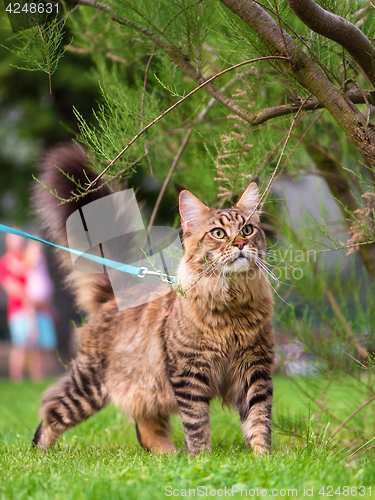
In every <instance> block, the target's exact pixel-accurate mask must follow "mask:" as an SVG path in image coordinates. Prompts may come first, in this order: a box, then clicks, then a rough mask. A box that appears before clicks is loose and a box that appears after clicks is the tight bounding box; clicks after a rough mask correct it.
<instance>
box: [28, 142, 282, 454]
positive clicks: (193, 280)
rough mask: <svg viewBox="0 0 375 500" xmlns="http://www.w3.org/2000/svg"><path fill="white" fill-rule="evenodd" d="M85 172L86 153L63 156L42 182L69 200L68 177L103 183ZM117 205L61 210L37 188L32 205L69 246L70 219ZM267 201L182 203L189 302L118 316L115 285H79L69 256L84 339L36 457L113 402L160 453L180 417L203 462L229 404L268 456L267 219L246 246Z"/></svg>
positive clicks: (94, 280)
mask: <svg viewBox="0 0 375 500" xmlns="http://www.w3.org/2000/svg"><path fill="white" fill-rule="evenodd" d="M86 163H87V158H86V156H85V155H84V154H83V153H82V151H81V150H80V149H78V147H76V146H74V145H62V146H58V147H55V148H54V149H52V150H50V151H49V152H48V153H47V155H46V157H45V159H44V161H43V164H42V171H41V174H40V179H41V180H42V182H43V183H45V184H47V185H48V186H49V187H50V188H51V189H52V190H53V191H55V192H56V193H57V194H58V196H60V197H63V198H66V197H68V196H69V195H70V192H71V190H72V189H73V187H74V186H73V184H72V183H71V181H70V180H69V177H68V176H67V175H63V174H62V173H61V171H63V172H65V173H66V174H68V175H69V176H72V175H73V176H74V177H75V179H76V180H81V182H82V184H84V183H85V182H87V176H88V177H89V178H90V179H91V180H92V179H93V178H94V177H95V175H94V173H93V172H92V171H90V170H89V167H88V166H87V165H86ZM55 165H57V166H58V167H59V169H60V170H58V169H56V168H55ZM83 170H85V172H86V174H83ZM108 194H110V190H109V189H108V187H107V186H103V187H102V188H101V189H100V190H98V191H96V192H94V193H91V194H90V195H89V196H87V197H85V198H83V199H81V201H80V202H77V203H66V204H64V205H60V202H59V200H58V199H57V198H56V197H54V196H52V195H51V194H50V193H49V192H48V191H46V190H44V189H43V188H42V187H41V185H40V184H39V185H38V186H37V187H36V188H35V191H34V201H35V205H36V209H37V211H38V213H39V216H40V218H41V221H42V223H43V225H44V227H45V228H46V229H47V231H48V233H49V236H50V237H51V238H52V239H54V241H55V242H57V243H59V244H62V245H66V243H67V241H66V229H65V222H66V219H67V218H68V217H69V215H70V214H71V213H73V212H74V211H76V210H77V209H79V208H80V207H81V206H83V205H84V204H87V203H90V202H92V201H94V200H95V199H98V198H100V197H102V196H106V195H108ZM257 199H258V189H257V186H256V184H255V183H252V184H250V185H249V186H248V188H247V189H246V191H245V192H244V193H243V195H242V196H241V198H240V199H239V201H238V202H237V203H236V204H235V205H234V206H233V207H232V208H230V209H219V210H217V209H213V208H208V207H206V206H205V205H204V204H203V203H201V202H200V201H199V200H198V199H197V198H196V197H195V196H194V195H193V194H191V193H190V192H189V191H186V190H184V191H182V192H181V193H180V215H181V222H182V228H183V244H184V252H185V253H184V257H183V258H182V260H181V262H180V264H179V267H178V271H177V275H178V279H179V282H180V284H181V287H182V289H183V290H185V291H187V293H186V296H185V297H182V296H180V295H179V294H177V293H176V292H174V291H170V292H169V293H168V295H165V296H164V297H160V298H158V299H155V300H152V301H150V302H148V303H145V304H143V305H139V306H136V307H133V308H131V309H127V310H125V311H121V312H119V310H118V308H117V307H116V302H115V299H114V296H113V292H112V289H111V286H110V282H109V280H108V277H107V276H106V275H105V274H91V275H88V274H84V273H78V272H76V271H74V270H73V269H72V264H71V261H70V257H69V255H68V256H67V257H66V256H60V260H61V261H62V264H63V266H65V269H66V270H68V271H69V279H68V283H69V284H70V286H71V287H72V289H73V291H74V294H75V297H76V302H77V305H78V306H79V307H80V308H81V309H82V310H84V311H86V313H87V314H88V321H87V323H86V324H84V325H83V326H82V327H80V328H79V329H78V330H77V335H78V339H79V351H78V354H77V357H76V359H75V360H74V361H72V363H71V366H70V369H69V371H68V373H67V374H66V375H65V376H64V377H63V378H61V380H59V381H58V382H57V383H56V384H55V385H53V386H52V387H50V388H49V389H47V391H46V392H45V393H44V395H43V398H42V404H41V409H40V416H41V418H42V421H41V423H40V425H39V427H38V429H37V431H36V433H35V436H34V440H33V443H34V444H35V445H36V446H38V447H39V448H41V449H43V450H45V449H46V448H47V447H49V446H52V445H53V444H54V443H55V441H56V440H57V438H58V437H59V436H60V435H61V434H63V432H65V431H66V430H67V429H69V428H71V427H73V426H75V425H76V424H78V423H80V422H83V421H84V420H86V419H87V418H88V417H90V416H91V415H93V414H95V413H96V412H97V411H99V410H100V409H101V408H103V407H104V406H106V405H107V404H108V403H110V402H111V401H112V402H113V403H114V404H115V405H116V406H118V407H119V408H121V409H122V410H124V411H125V412H126V414H127V415H129V416H131V417H132V418H133V419H134V421H135V426H136V432H137V437H138V441H139V443H140V445H141V446H143V447H144V448H146V449H147V450H150V451H153V452H172V451H174V450H176V448H175V446H174V444H173V443H172V442H171V440H170V438H169V434H170V424H169V419H170V415H171V414H172V413H177V412H179V413H180V415H181V419H182V423H183V427H184V433H185V444H186V446H187V448H188V450H189V452H190V453H192V454H196V453H198V452H199V451H201V450H210V449H211V433H210V421H209V405H210V401H211V400H212V399H213V398H215V397H216V396H220V397H221V398H222V399H223V400H224V402H225V403H227V404H232V405H234V406H235V407H236V408H237V410H238V412H239V415H240V418H241V424H242V430H243V433H244V436H245V440H246V444H247V446H248V447H250V448H252V449H253V450H254V451H255V452H256V453H263V452H264V451H267V450H269V448H270V446H271V407H272V392H273V384H272V380H271V370H272V364H273V359H274V333H273V328H272V324H271V315H272V307H273V298H272V293H271V290H270V287H269V284H268V281H267V279H266V277H265V275H264V272H263V267H262V266H263V262H264V254H265V250H266V241H265V235H264V233H263V231H262V229H261V228H260V225H259V214H258V213H254V214H253V215H252V216H251V218H250V219H249V221H248V222H247V223H246V225H245V226H244V227H243V228H242V230H241V232H240V233H239V234H237V233H238V231H239V229H240V228H241V227H242V226H243V225H244V223H245V222H246V220H247V217H248V216H249V214H251V213H252V211H253V210H254V208H255V207H256V204H257ZM236 235H237V236H236ZM233 238H234V241H233V242H232V243H231V244H228V242H230V240H231V239H233ZM213 262H215V265H213V266H211V267H210V264H211V263H213ZM204 269H206V271H207V270H208V272H205V273H203V274H202V270H204ZM201 274H202V276H201V278H200V279H199V280H198V281H197V277H198V276H200V275H201Z"/></svg>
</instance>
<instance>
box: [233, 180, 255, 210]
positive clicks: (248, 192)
mask: <svg viewBox="0 0 375 500" xmlns="http://www.w3.org/2000/svg"><path fill="white" fill-rule="evenodd" d="M258 197H259V190H258V186H257V184H256V183H255V182H252V183H251V184H249V185H248V186H247V188H246V189H245V192H244V193H243V195H242V196H241V198H240V199H239V200H238V201H237V203H236V204H235V207H236V208H238V209H240V210H241V211H242V212H244V213H246V214H249V215H250V214H251V213H252V212H253V211H254V210H255V207H256V206H257V204H258Z"/></svg>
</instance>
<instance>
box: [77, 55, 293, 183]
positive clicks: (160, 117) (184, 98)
mask: <svg viewBox="0 0 375 500" xmlns="http://www.w3.org/2000/svg"><path fill="white" fill-rule="evenodd" d="M269 59H282V60H284V61H285V60H286V61H287V60H289V59H288V58H287V57H284V56H267V57H257V58H256V59H248V60H247V61H242V62H241V63H238V64H235V65H234V66H231V67H230V68H227V69H225V70H223V71H221V72H220V73H217V74H216V75H214V76H212V77H211V78H209V79H208V80H206V81H204V82H203V83H202V84H201V85H199V86H198V87H196V88H195V89H194V90H192V91H191V92H189V93H188V94H187V95H186V96H184V97H183V98H182V99H180V100H179V101H177V102H176V103H174V104H173V105H172V106H171V107H170V108H168V109H167V110H166V111H164V112H163V113H161V114H160V115H159V116H158V117H157V118H155V120H153V121H152V122H151V123H149V124H148V125H146V126H145V127H144V128H143V129H142V130H141V131H140V132H138V134H136V135H135V136H134V137H133V139H132V140H131V141H130V142H129V143H128V144H127V145H126V146H125V148H124V149H123V150H122V151H120V153H119V154H118V155H117V156H116V158H114V159H113V160H112V161H111V163H109V165H107V166H106V168H105V169H104V170H103V171H102V172H101V173H100V174H99V175H98V176H97V177H96V178H95V179H94V180H93V181H92V182H91V183H90V184H89V185H88V187H87V188H86V191H88V190H89V189H91V187H92V186H93V185H94V184H96V182H98V180H99V179H101V177H102V176H103V175H104V174H105V173H106V172H107V171H108V170H109V169H110V168H111V167H112V166H113V165H114V163H115V162H116V161H117V160H118V159H119V158H120V157H121V156H122V155H123V154H124V153H125V152H126V151H127V150H128V149H129V148H130V146H131V145H132V144H134V143H135V141H136V140H137V139H138V138H139V137H140V136H141V135H142V134H144V133H145V132H146V131H147V130H148V129H149V128H151V127H152V126H153V125H155V123H157V122H158V121H160V120H161V119H162V118H164V116H166V115H167V114H168V113H170V112H171V111H173V110H174V109H175V108H176V107H177V106H179V105H180V104H181V103H182V102H184V101H186V99H188V98H189V97H190V96H192V95H193V94H195V92H197V91H198V90H200V89H201V88H203V87H204V86H206V85H208V84H209V83H211V82H212V81H213V80H215V79H216V78H218V77H219V76H222V75H224V74H225V73H228V72H229V71H232V70H234V69H237V68H239V67H241V66H245V65H246V64H252V63H254V62H258V61H264V60H269Z"/></svg>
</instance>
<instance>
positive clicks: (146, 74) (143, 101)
mask: <svg viewBox="0 0 375 500" xmlns="http://www.w3.org/2000/svg"><path fill="white" fill-rule="evenodd" d="M154 54H155V49H154V50H153V51H152V54H151V55H150V58H149V60H148V62H147V66H146V71H145V79H144V82H143V92H142V101H141V129H142V128H143V112H144V105H145V94H146V85H147V78H148V70H149V69H150V64H151V60H152V58H153V56H154ZM145 153H146V158H147V161H148V164H149V166H150V172H151V177H153V176H154V173H153V171H152V165H151V160H150V157H149V156H148V149H147V144H146V143H145Z"/></svg>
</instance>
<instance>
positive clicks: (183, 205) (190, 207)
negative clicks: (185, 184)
mask: <svg viewBox="0 0 375 500" xmlns="http://www.w3.org/2000/svg"><path fill="white" fill-rule="evenodd" d="M179 200H180V215H181V224H182V228H183V230H184V231H190V230H191V229H192V228H194V226H195V225H197V224H198V223H199V221H200V219H201V218H202V217H204V215H206V214H207V213H208V212H209V210H210V209H209V208H208V207H206V205H204V204H203V203H202V202H201V201H199V200H198V198H197V197H196V196H194V195H193V194H192V193H190V191H186V190H184V191H181V193H180V197H179Z"/></svg>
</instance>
